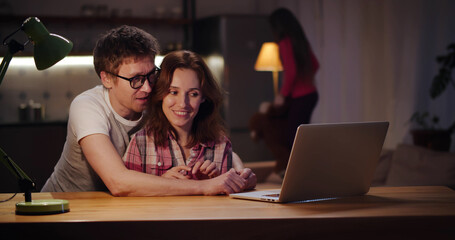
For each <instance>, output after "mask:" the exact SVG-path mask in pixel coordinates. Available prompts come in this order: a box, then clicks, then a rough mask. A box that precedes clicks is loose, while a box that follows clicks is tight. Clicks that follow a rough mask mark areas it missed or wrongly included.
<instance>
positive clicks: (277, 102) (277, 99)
mask: <svg viewBox="0 0 455 240" xmlns="http://www.w3.org/2000/svg"><path fill="white" fill-rule="evenodd" d="M283 104H284V97H283V95H281V94H277V95H276V96H275V100H274V101H273V105H275V106H276V107H279V106H283Z"/></svg>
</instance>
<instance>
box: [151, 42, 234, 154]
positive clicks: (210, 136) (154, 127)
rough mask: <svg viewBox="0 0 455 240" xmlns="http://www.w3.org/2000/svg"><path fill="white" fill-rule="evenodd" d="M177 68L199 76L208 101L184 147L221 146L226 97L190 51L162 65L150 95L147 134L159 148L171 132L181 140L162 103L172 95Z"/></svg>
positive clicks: (173, 55)
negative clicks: (223, 105)
mask: <svg viewBox="0 0 455 240" xmlns="http://www.w3.org/2000/svg"><path fill="white" fill-rule="evenodd" d="M178 68H183V69H191V70H193V71H195V72H196V74H197V76H198V79H199V81H200V82H199V83H200V87H201V92H202V97H203V98H205V101H204V102H202V103H201V105H200V106H199V111H198V113H197V115H196V117H195V118H194V120H193V125H192V126H191V132H190V140H189V141H188V144H187V146H185V147H193V146H195V145H196V144H198V143H207V142H210V141H215V142H219V140H220V139H221V138H222V136H224V135H226V129H225V125H224V121H223V119H222V118H221V115H220V108H221V104H222V103H223V93H222V91H221V88H220V87H219V85H218V83H217V82H216V81H215V79H214V77H213V75H212V73H211V71H210V69H209V68H208V67H207V65H206V63H205V62H204V60H203V59H202V57H201V56H199V55H198V54H196V53H194V52H191V51H187V50H182V51H175V52H171V53H169V54H168V55H166V57H165V58H164V59H163V62H162V63H161V72H160V75H159V78H158V80H157V82H156V84H155V86H154V87H153V90H152V93H151V94H150V95H149V96H150V97H149V104H148V105H147V110H146V111H145V115H144V119H143V122H144V124H145V128H146V130H147V134H148V135H151V134H153V137H154V140H155V145H157V146H164V145H165V144H166V143H167V138H168V133H169V132H170V133H171V134H172V135H173V136H174V137H175V139H177V140H178V139H179V136H178V134H177V131H176V130H175V129H174V128H173V127H172V125H171V124H170V123H169V121H168V119H167V118H166V116H165V115H164V112H163V108H162V104H163V99H164V97H165V96H166V95H167V94H169V87H170V85H171V83H172V77H173V75H174V71H175V70H176V69H178Z"/></svg>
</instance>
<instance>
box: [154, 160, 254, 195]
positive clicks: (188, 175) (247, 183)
mask: <svg viewBox="0 0 455 240" xmlns="http://www.w3.org/2000/svg"><path fill="white" fill-rule="evenodd" d="M162 177H165V178H174V179H198V180H206V179H209V180H211V181H212V182H213V185H216V186H218V187H219V189H223V190H221V191H220V192H218V193H217V194H219V193H221V194H229V193H234V192H241V191H244V190H248V189H253V188H254V187H255V186H256V181H257V179H256V174H254V173H253V171H251V169H249V168H242V169H239V170H235V169H233V168H232V169H230V170H229V171H227V172H226V173H224V174H221V175H220V171H219V170H218V169H217V168H216V164H215V163H214V162H212V161H210V160H205V161H198V162H196V163H195V164H194V166H193V167H189V166H185V165H181V166H176V167H173V168H171V169H169V170H168V171H167V172H166V173H164V174H163V175H162ZM218 187H217V189H218ZM208 195H212V194H208Z"/></svg>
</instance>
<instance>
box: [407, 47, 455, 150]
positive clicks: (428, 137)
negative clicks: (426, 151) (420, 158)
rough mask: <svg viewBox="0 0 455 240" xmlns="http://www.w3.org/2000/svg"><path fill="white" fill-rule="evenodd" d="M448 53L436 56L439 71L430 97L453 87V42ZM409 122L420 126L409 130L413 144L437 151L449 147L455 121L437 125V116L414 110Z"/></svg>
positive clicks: (433, 97)
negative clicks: (448, 124) (443, 125)
mask: <svg viewBox="0 0 455 240" xmlns="http://www.w3.org/2000/svg"><path fill="white" fill-rule="evenodd" d="M447 49H448V51H449V52H448V54H447V55H441V56H438V57H437V58H436V61H437V63H438V64H439V66H440V68H439V72H438V74H437V75H436V76H435V77H434V78H433V82H432V83H431V87H430V97H431V99H433V100H434V99H436V98H437V97H438V96H440V95H441V94H442V93H443V92H444V91H445V90H446V89H447V87H448V85H452V86H453V87H454V88H455V82H454V81H453V78H452V70H453V69H454V68H455V43H452V44H450V45H449V46H448V48H447ZM410 121H411V122H415V123H416V124H417V125H419V126H420V128H419V129H413V130H411V134H412V137H413V141H414V144H415V145H418V146H424V147H428V148H430V149H433V150H437V151H448V150H449V149H450V142H451V135H452V133H453V132H454V130H455V121H454V122H453V123H452V124H451V125H450V126H449V127H448V128H447V129H443V128H441V127H440V126H439V117H438V116H436V115H433V116H430V114H429V113H428V112H427V111H426V112H422V113H421V112H416V113H414V114H413V115H412V117H411V119H410Z"/></svg>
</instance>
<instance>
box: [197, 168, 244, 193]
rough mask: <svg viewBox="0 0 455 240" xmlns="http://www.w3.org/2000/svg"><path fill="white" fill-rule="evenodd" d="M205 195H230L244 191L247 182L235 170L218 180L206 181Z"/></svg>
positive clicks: (222, 175)
mask: <svg viewBox="0 0 455 240" xmlns="http://www.w3.org/2000/svg"><path fill="white" fill-rule="evenodd" d="M204 183H205V186H203V189H204V195H218V194H230V193H237V192H241V191H243V189H245V186H246V184H247V180H245V179H244V178H242V177H241V176H240V175H239V174H237V172H235V170H234V169H233V168H231V169H230V170H229V171H227V172H226V173H224V174H221V175H220V176H218V177H216V178H211V179H207V180H204Z"/></svg>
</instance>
